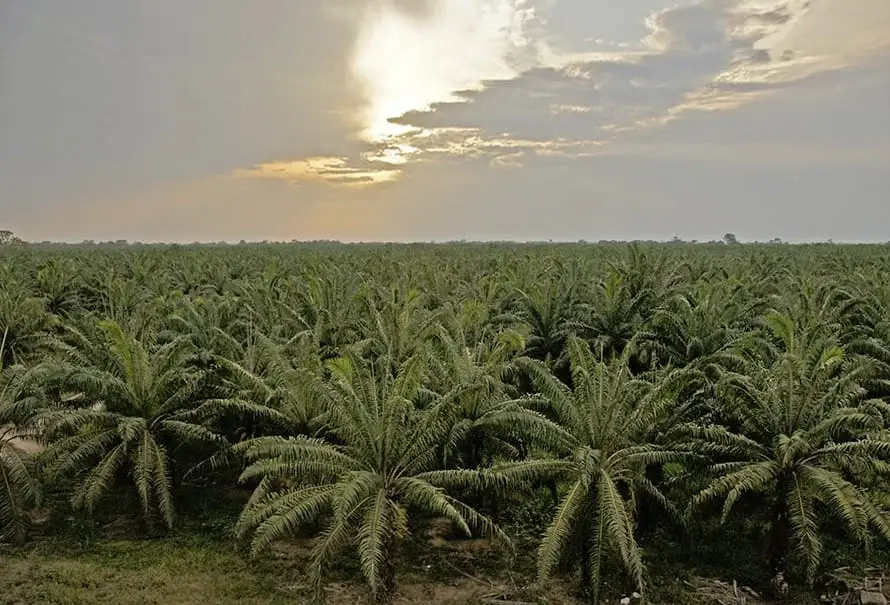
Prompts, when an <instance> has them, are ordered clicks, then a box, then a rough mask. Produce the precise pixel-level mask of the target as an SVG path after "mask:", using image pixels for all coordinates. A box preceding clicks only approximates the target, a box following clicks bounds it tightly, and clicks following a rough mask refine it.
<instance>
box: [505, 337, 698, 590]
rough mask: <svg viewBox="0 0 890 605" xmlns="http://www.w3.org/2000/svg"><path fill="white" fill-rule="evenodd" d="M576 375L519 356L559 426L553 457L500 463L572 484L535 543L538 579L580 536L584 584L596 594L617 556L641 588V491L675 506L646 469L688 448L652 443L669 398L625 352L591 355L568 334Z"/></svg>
mask: <svg viewBox="0 0 890 605" xmlns="http://www.w3.org/2000/svg"><path fill="white" fill-rule="evenodd" d="M568 351H569V358H570V362H571V371H572V383H573V386H572V387H571V388H570V387H569V386H567V385H566V384H564V383H562V382H561V381H559V380H558V379H556V378H555V377H554V376H553V375H552V374H551V373H550V372H549V371H548V370H547V369H546V367H545V366H544V365H543V364H541V363H540V362H537V361H533V360H521V362H520V363H521V364H522V365H523V366H524V367H525V369H526V370H527V371H528V372H529V373H530V375H531V376H532V380H533V382H534V384H535V386H536V387H537V389H538V390H539V392H540V393H541V394H542V395H543V396H544V397H545V398H546V399H547V401H548V403H549V407H550V408H551V410H552V413H553V414H554V415H555V417H556V418H557V420H558V422H559V424H560V425H561V426H562V431H561V439H559V442H555V443H554V448H555V450H556V451H557V452H559V456H558V457H557V458H555V459H533V460H527V461H522V462H516V463H508V464H505V465H502V466H499V467H495V469H494V470H495V471H496V472H497V473H499V474H502V475H504V476H506V477H507V479H508V480H520V481H537V480H540V479H543V478H559V479H561V480H562V481H563V482H564V483H565V485H567V486H568V490H567V491H566V493H565V495H564V496H563V497H562V500H561V502H560V503H559V506H558V508H557V511H556V514H555V516H554V517H553V520H552V522H551V524H550V526H549V527H548V528H547V531H546V532H545V534H544V537H543V540H542V542H541V546H540V548H539V550H538V576H539V580H541V581H544V580H547V579H548V578H549V577H550V576H551V575H552V574H553V573H554V571H555V570H556V569H557V567H558V566H559V564H560V561H561V560H562V559H563V558H564V557H565V556H566V555H567V554H568V553H569V551H570V549H571V547H572V545H573V544H580V551H581V552H580V555H581V556H580V564H581V588H582V590H583V591H584V592H585V593H587V594H588V595H589V596H590V597H591V598H592V600H593V602H594V603H596V602H598V600H599V593H600V586H601V583H602V579H603V564H604V563H605V562H606V560H607V558H608V557H612V558H614V559H615V560H616V561H617V562H619V563H620V565H621V567H622V568H623V570H624V571H625V573H626V574H627V576H628V578H629V579H630V581H631V582H632V583H633V585H634V586H635V588H636V589H637V590H640V591H642V590H643V571H644V569H643V562H642V558H641V555H640V549H639V547H638V545H637V541H636V538H635V537H634V513H635V510H636V504H637V502H638V497H639V496H644V497H648V498H651V499H653V500H654V501H656V502H657V503H659V504H660V505H662V506H663V507H665V508H666V509H667V510H668V511H669V512H671V513H673V514H674V515H675V516H676V517H678V515H676V511H674V509H673V507H672V506H671V505H670V504H669V503H668V501H667V500H666V499H665V497H664V495H662V493H661V492H660V491H659V490H658V488H657V487H656V486H655V485H653V484H652V482H651V481H649V480H648V479H647V477H646V469H647V467H648V466H649V465H658V464H663V463H666V462H669V461H672V460H676V459H680V458H682V457H683V454H682V453H680V452H678V451H672V450H669V449H666V448H664V447H661V446H658V445H655V444H654V443H652V433H653V431H654V430H655V427H656V426H657V423H658V421H659V420H661V419H663V418H664V417H665V415H666V414H667V413H669V412H670V410H671V402H670V401H669V400H668V398H666V397H665V396H664V394H663V393H662V392H661V390H659V389H654V388H653V387H652V385H651V384H650V383H648V382H646V381H643V380H641V379H637V378H634V377H633V376H631V374H630V371H629V370H628V367H627V364H626V360H625V359H622V358H618V359H613V360H610V361H608V362H603V361H598V360H596V359H595V358H594V356H593V354H592V353H591V351H590V349H589V347H588V345H587V344H586V343H584V342H583V341H581V340H580V339H577V338H571V339H570V340H569V342H568Z"/></svg>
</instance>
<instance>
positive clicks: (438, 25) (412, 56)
mask: <svg viewBox="0 0 890 605" xmlns="http://www.w3.org/2000/svg"><path fill="white" fill-rule="evenodd" d="M430 2H431V4H430V6H429V7H428V8H429V10H425V11H422V12H421V13H420V14H411V13H409V12H406V11H405V10H404V9H403V8H401V7H399V6H398V5H396V4H395V3H394V2H393V1H392V0H376V1H375V2H373V3H372V4H371V5H370V6H369V7H368V9H367V12H366V14H365V15H364V18H363V19H362V25H361V28H360V32H359V36H358V40H357V43H356V46H355V53H354V56H353V61H352V71H353V73H354V75H355V78H356V80H357V81H358V83H359V84H360V86H361V87H362V89H363V91H364V95H365V97H366V99H367V102H366V104H365V105H364V107H362V108H361V111H360V114H359V120H360V122H361V124H362V128H363V130H362V133H361V134H362V138H364V139H366V140H368V141H372V142H380V141H385V140H386V139H389V138H392V137H396V136H398V135H401V134H405V133H406V132H408V131H410V130H411V127H410V126H406V125H403V124H393V123H392V122H390V121H389V120H391V119H393V118H398V117H400V116H402V115H403V114H405V113H407V112H409V111H412V110H415V111H416V110H425V109H428V108H429V107H430V105H431V104H433V103H437V102H444V101H458V100H460V97H459V91H464V90H478V89H479V88H482V87H483V83H484V82H485V81H486V80H506V79H510V78H513V77H515V76H516V75H517V74H518V73H520V71H521V70H522V69H523V68H527V67H529V66H531V65H533V64H534V63H535V61H536V58H537V51H536V45H535V43H534V42H533V40H532V38H531V37H530V36H529V27H530V25H531V24H532V23H533V22H535V21H536V16H535V12H534V9H533V8H532V7H531V6H529V5H528V3H527V1H526V0H430Z"/></svg>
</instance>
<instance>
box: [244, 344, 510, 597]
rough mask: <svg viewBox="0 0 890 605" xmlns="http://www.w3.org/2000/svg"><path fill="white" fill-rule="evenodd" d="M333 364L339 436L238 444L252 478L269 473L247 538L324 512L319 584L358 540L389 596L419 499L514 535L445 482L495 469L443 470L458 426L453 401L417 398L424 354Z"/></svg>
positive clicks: (441, 512)
mask: <svg viewBox="0 0 890 605" xmlns="http://www.w3.org/2000/svg"><path fill="white" fill-rule="evenodd" d="M329 366H330V372H331V379H330V383H329V384H327V385H325V390H326V393H327V396H326V397H327V405H328V408H329V412H328V413H329V415H330V431H331V433H332V440H331V441H324V440H320V439H314V438H310V437H304V436H300V437H290V438H284V437H260V438H257V439H254V440H251V441H246V442H244V443H242V444H239V445H238V446H236V448H237V449H239V450H240V451H242V452H244V453H245V454H246V456H247V458H248V459H249V460H250V461H251V462H252V464H251V465H250V466H249V467H248V468H247V469H246V470H245V471H244V473H243V475H242V481H254V480H259V485H258V486H257V488H256V490H255V491H254V494H253V496H252V498H251V500H250V502H249V503H248V505H247V507H246V508H245V510H244V512H243V514H242V516H241V519H240V521H239V523H238V526H237V534H238V535H239V536H241V537H242V538H243V537H247V536H249V535H252V536H253V539H252V551H253V552H254V553H256V552H259V551H261V550H262V549H264V548H266V547H268V546H269V544H270V543H271V542H273V541H274V540H277V539H280V538H285V537H287V536H288V535H291V534H293V533H295V532H296V531H298V530H300V529H305V528H307V527H309V526H310V525H311V524H314V523H317V522H322V523H324V525H325V529H324V530H323V531H322V532H321V534H320V535H319V536H318V538H317V539H316V542H315V546H314V548H313V551H312V559H313V561H312V565H311V570H310V571H311V574H312V576H313V578H314V580H315V581H316V583H317V586H318V588H319V589H320V587H321V582H322V579H323V577H324V574H325V569H326V566H327V564H328V563H329V562H330V560H331V558H332V557H333V555H334V554H335V553H337V552H338V551H341V550H343V549H345V548H347V547H352V548H355V550H356V551H357V553H358V557H359V560H360V561H361V567H362V573H363V575H364V577H365V580H366V582H367V584H368V587H369V588H370V590H371V594H372V595H373V597H374V598H375V599H376V600H377V601H378V602H388V601H389V600H390V599H391V597H392V596H393V593H394V591H395V587H396V584H395V571H396V570H395V557H396V553H397V550H398V546H399V543H400V542H401V541H402V540H403V539H405V538H406V537H407V535H408V519H407V514H408V510H409V508H411V509H414V510H419V511H425V512H428V513H432V514H435V515H438V516H441V517H445V518H447V519H449V520H450V521H451V522H452V523H454V524H455V525H456V526H457V527H458V528H460V529H461V530H463V531H464V532H465V533H467V534H470V532H471V530H476V531H479V532H482V533H484V534H489V535H496V536H499V537H501V538H504V536H503V534H502V533H501V532H500V530H498V529H497V528H496V527H495V525H494V524H493V523H492V522H491V521H490V520H489V519H487V518H486V517H484V516H483V515H481V514H479V513H477V512H476V511H475V510H474V509H472V508H471V507H469V506H467V505H465V504H464V503H462V502H460V501H459V500H456V499H455V498H452V497H451V496H449V495H448V494H447V493H445V491H444V489H443V488H446V487H456V486H466V485H468V484H469V485H473V486H475V487H480V486H481V485H482V483H483V481H484V477H485V476H484V475H482V474H479V473H473V472H472V471H465V472H460V471H447V470H446V471H441V470H436V469H437V466H436V465H437V462H438V457H437V449H438V446H439V444H440V443H441V442H442V439H443V437H444V435H445V434H446V433H447V431H448V428H449V426H448V423H447V413H446V409H447V405H448V402H447V401H444V400H443V401H441V402H440V403H439V404H437V405H434V406H433V407H432V408H431V409H429V410H426V411H420V410H418V409H416V408H415V407H414V405H413V403H412V400H413V399H414V398H415V397H416V395H417V393H418V389H419V387H420V384H421V380H422V378H423V375H424V373H425V367H424V366H425V361H424V357H423V356H421V355H415V356H413V357H411V358H409V359H408V360H406V361H405V362H404V363H403V364H402V365H401V366H400V367H399V371H398V372H397V373H396V374H395V375H392V374H389V373H382V374H380V373H375V371H374V370H373V369H372V366H371V365H370V364H368V363H367V362H366V361H363V360H362V359H361V358H359V357H358V356H357V355H354V354H352V353H347V355H346V356H344V357H342V358H338V359H336V360H331V361H330V362H329ZM319 594H320V591H319Z"/></svg>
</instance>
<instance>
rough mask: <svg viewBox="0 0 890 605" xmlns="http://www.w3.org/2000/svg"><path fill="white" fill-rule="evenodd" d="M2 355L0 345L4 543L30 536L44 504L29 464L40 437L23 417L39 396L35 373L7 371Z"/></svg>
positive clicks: (0, 526)
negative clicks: (35, 513)
mask: <svg viewBox="0 0 890 605" xmlns="http://www.w3.org/2000/svg"><path fill="white" fill-rule="evenodd" d="M2 353H3V343H2V342H0V542H4V541H7V540H12V541H17V542H18V541H21V540H23V539H24V538H25V534H26V532H27V528H28V516H27V513H28V511H29V510H30V509H31V508H33V507H34V506H36V505H37V504H39V502H40V485H39V482H38V480H37V478H36V476H35V475H34V473H33V472H32V469H31V465H30V463H29V461H28V460H27V455H28V453H29V451H28V450H29V449H31V448H30V447H29V445H32V444H33V438H34V437H36V435H35V434H33V432H32V431H30V430H29V429H27V428H25V427H23V426H22V423H21V420H22V419H23V418H22V415H21V414H20V410H21V409H22V408H25V409H28V408H30V407H31V402H30V401H29V400H33V399H35V395H34V394H33V393H32V392H30V387H31V385H32V383H33V380H32V378H33V377H32V372H28V371H27V370H25V369H24V368H23V367H21V366H15V367H12V368H4V367H3V361H2V360H3V355H2ZM25 439H28V440H29V441H31V444H29V443H28V441H25Z"/></svg>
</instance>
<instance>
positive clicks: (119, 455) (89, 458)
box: [35, 322, 219, 527]
mask: <svg viewBox="0 0 890 605" xmlns="http://www.w3.org/2000/svg"><path fill="white" fill-rule="evenodd" d="M71 336H72V341H73V342H72V344H64V345H60V348H61V350H62V353H63V358H62V360H61V361H60V362H58V363H57V364H56V365H55V373H56V375H57V376H58V380H59V384H60V388H61V389H63V390H64V391H67V392H69V393H73V394H74V395H75V397H74V401H75V402H76V404H77V408H76V409H71V408H70V407H67V408H60V407H49V408H47V409H45V410H43V411H42V412H40V413H39V414H38V415H37V416H36V417H35V422H36V423H38V424H39V425H40V426H41V427H43V432H42V435H43V439H44V440H45V441H46V442H47V443H48V444H49V448H48V451H47V452H46V456H47V458H48V461H49V463H50V465H51V467H52V468H54V470H55V471H56V472H57V473H59V474H60V475H64V476H67V475H70V476H73V477H74V479H75V482H74V490H73V495H72V503H73V504H74V506H75V507H79V508H80V507H82V508H85V509H86V510H88V511H92V510H93V509H94V508H95V506H96V505H97V504H98V503H99V502H100V501H101V499H102V498H103V497H105V496H106V495H107V494H108V492H109V491H110V490H111V489H112V488H113V487H114V486H115V485H117V484H118V482H119V481H121V480H124V479H125V480H126V481H128V482H129V483H131V485H132V487H133V488H134V489H135V490H136V492H137V493H138V496H139V501H140V503H141V508H142V513H143V515H144V517H145V519H146V521H148V522H149V523H151V522H152V521H153V519H154V518H155V517H156V516H157V515H160V517H161V518H162V519H163V521H164V523H165V524H166V525H167V526H168V527H171V526H172V525H173V518H174V503H173V487H174V478H175V476H176V469H175V468H174V460H173V459H172V455H173V454H174V453H175V450H176V448H177V447H179V446H181V445H185V444H193V443H204V444H216V443H218V442H219V438H218V437H217V435H215V434H214V433H212V432H211V431H209V430H208V429H207V428H205V427H204V426H202V425H201V424H199V423H198V422H197V421H196V420H195V416H196V415H197V416H201V417H204V416H206V414H203V413H200V414H196V410H195V409H194V407H195V401H194V398H195V394H196V393H197V392H199V391H200V389H201V386H202V374H201V373H200V372H198V371H196V370H194V369H192V366H190V365H189V364H188V357H189V355H190V354H191V349H190V347H189V346H188V344H187V342H186V341H185V340H182V339H180V340H177V341H174V342H171V343H169V344H167V345H164V346H160V347H157V346H154V343H153V342H152V341H151V340H150V335H149V336H146V339H143V340H137V339H136V338H134V337H133V336H131V335H129V334H127V333H125V332H124V330H123V329H122V328H121V327H120V326H119V325H118V324H116V323H113V322H102V323H100V324H99V326H98V330H97V331H96V332H95V333H85V332H80V331H77V330H74V329H72V330H71ZM202 407H203V406H202ZM201 409H202V408H198V410H201Z"/></svg>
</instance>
